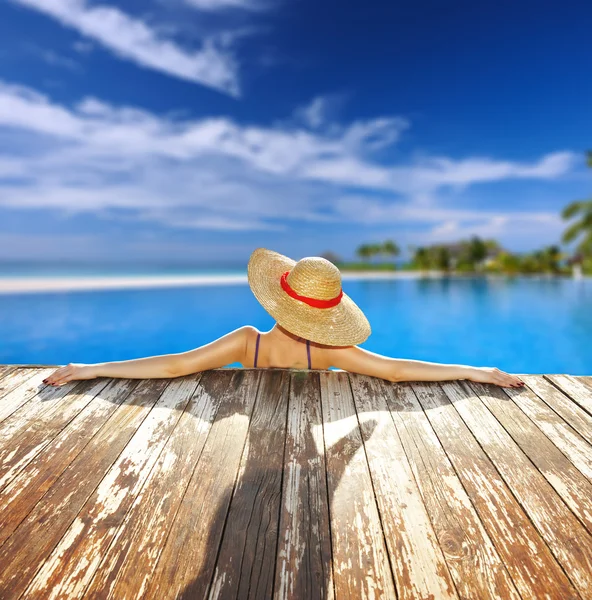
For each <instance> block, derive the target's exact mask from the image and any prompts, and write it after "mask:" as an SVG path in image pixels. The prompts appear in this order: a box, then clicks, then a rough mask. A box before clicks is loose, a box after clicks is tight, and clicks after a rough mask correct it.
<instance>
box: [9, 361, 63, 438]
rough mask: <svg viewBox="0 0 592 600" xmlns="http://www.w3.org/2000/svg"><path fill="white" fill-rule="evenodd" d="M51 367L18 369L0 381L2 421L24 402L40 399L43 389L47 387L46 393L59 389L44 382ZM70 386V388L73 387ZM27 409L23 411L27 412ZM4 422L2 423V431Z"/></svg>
mask: <svg viewBox="0 0 592 600" xmlns="http://www.w3.org/2000/svg"><path fill="white" fill-rule="evenodd" d="M50 372H51V369H41V370H37V369H22V370H21V369H18V370H16V371H13V372H11V373H10V374H9V376H8V377H7V378H6V379H4V380H2V381H1V382H0V422H2V421H5V420H6V419H7V418H8V417H10V416H11V415H12V413H13V412H15V411H16V410H17V409H19V408H20V407H21V406H22V405H23V404H25V403H26V402H28V401H30V400H31V399H38V394H39V392H40V391H41V389H43V390H45V389H47V392H44V394H46V393H51V392H54V391H56V392H57V390H55V388H50V387H49V386H46V385H45V384H44V383H43V380H44V379H45V378H46V377H47V376H48V375H49V374H50ZM71 388H72V386H69V387H68V389H71ZM26 410H27V409H25V410H24V411H23V412H24V413H26ZM3 427H4V423H2V424H0V431H1V430H2V428H3Z"/></svg>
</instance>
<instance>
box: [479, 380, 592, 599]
mask: <svg viewBox="0 0 592 600" xmlns="http://www.w3.org/2000/svg"><path fill="white" fill-rule="evenodd" d="M468 387H470V388H472V390H473V391H474V393H475V394H477V395H478V396H479V398H480V399H481V401H482V402H483V403H484V404H485V406H487V408H488V409H489V410H490V411H491V412H492V413H493V415H494V416H495V418H496V419H497V420H498V421H499V422H500V423H501V424H502V425H503V427H504V429H505V430H506V431H507V432H508V433H509V434H510V435H511V436H512V439H513V440H514V442H516V444H517V445H518V446H519V447H520V450H522V452H523V453H524V454H525V455H526V456H528V458H529V459H530V460H531V461H532V463H533V464H534V465H535V466H536V467H537V469H538V470H539V471H540V472H541V475H543V477H544V478H545V479H546V480H547V481H548V482H549V484H550V485H551V486H552V487H553V489H554V490H555V491H556V492H557V494H558V495H559V496H560V497H561V498H562V499H563V501H564V502H565V504H567V506H569V508H570V509H571V511H572V512H573V513H574V515H575V516H576V517H578V519H579V520H580V521H581V523H582V525H583V526H584V527H585V528H586V529H587V530H588V533H589V534H590V533H592V503H591V502H590V499H591V498H592V483H591V482H590V481H589V480H588V479H586V477H585V476H584V475H583V474H582V473H581V472H580V471H579V470H578V469H577V468H576V467H575V465H574V464H573V463H572V462H571V461H570V460H569V459H568V458H567V457H566V456H565V454H564V453H563V452H562V451H561V450H560V449H559V448H558V447H557V446H555V444H554V443H553V442H552V441H551V440H550V439H549V438H548V437H547V436H546V435H545V434H544V433H543V432H542V431H541V430H540V429H539V428H538V427H537V426H536V425H535V424H534V423H533V421H531V420H530V419H529V417H528V416H527V415H526V414H525V413H524V412H523V411H522V410H521V409H520V408H519V407H518V406H517V405H516V404H515V403H514V402H512V401H511V400H509V399H508V394H506V393H505V390H504V389H503V388H501V387H499V386H496V385H483V384H479V383H472V382H471V383H469V384H468ZM509 389H512V388H509ZM512 392H514V393H516V394H519V395H520V398H519V400H518V402H520V404H521V405H522V401H523V399H524V398H525V397H526V396H527V395H528V390H520V391H518V390H514V389H512ZM512 392H510V393H512ZM520 392H523V393H522V394H521V393H520ZM548 412H549V413H551V419H553V420H557V421H561V419H559V417H557V415H553V411H551V410H550V409H548ZM553 417H554V418H553ZM564 428H565V429H566V430H567V429H568V427H567V426H565V427H564ZM553 431H556V430H553ZM575 435H577V434H575V433H574V436H575ZM554 437H557V438H560V437H561V434H558V435H555V436H554ZM580 442H581V444H580V445H581V446H582V447H585V446H587V444H586V442H585V441H584V440H580ZM578 450H583V448H580V447H579V446H578ZM591 451H592V448H590V447H588V451H587V452H586V451H585V450H584V456H585V455H586V454H587V459H586V458H584V459H583V460H584V463H586V462H587V463H588V470H589V471H590V472H592V460H590V456H592V453H591ZM512 458H513V457H512ZM589 541H590V550H591V552H592V537H590V540H589ZM591 560H592V559H591ZM591 564H592V563H591ZM591 589H592V588H591Z"/></svg>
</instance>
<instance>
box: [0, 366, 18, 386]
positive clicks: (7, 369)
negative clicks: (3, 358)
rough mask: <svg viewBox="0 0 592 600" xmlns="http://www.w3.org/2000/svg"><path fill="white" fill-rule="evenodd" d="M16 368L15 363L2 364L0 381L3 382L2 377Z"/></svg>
mask: <svg viewBox="0 0 592 600" xmlns="http://www.w3.org/2000/svg"><path fill="white" fill-rule="evenodd" d="M14 370H16V367H15V366H14V365H0V383H1V382H2V379H4V377H6V375H8V373H10V372H11V371H14Z"/></svg>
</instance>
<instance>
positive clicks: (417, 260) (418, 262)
mask: <svg viewBox="0 0 592 600" xmlns="http://www.w3.org/2000/svg"><path fill="white" fill-rule="evenodd" d="M411 262H412V264H413V265H414V266H415V267H417V268H418V269H419V270H420V271H427V270H428V269H429V268H430V257H429V254H428V250H427V248H424V247H423V246H420V247H419V248H413V260H412V261H411Z"/></svg>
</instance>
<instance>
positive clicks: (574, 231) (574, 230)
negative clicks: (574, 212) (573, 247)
mask: <svg viewBox="0 0 592 600" xmlns="http://www.w3.org/2000/svg"><path fill="white" fill-rule="evenodd" d="M584 231H586V229H585V227H584V225H583V223H582V222H581V221H577V222H575V223H574V224H573V225H571V226H570V227H568V228H567V229H566V230H565V231H564V232H563V237H562V238H561V241H562V242H563V243H564V244H569V243H570V242H573V240H575V239H576V238H577V237H578V236H579V235H580V234H581V233H583V232H584Z"/></svg>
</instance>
